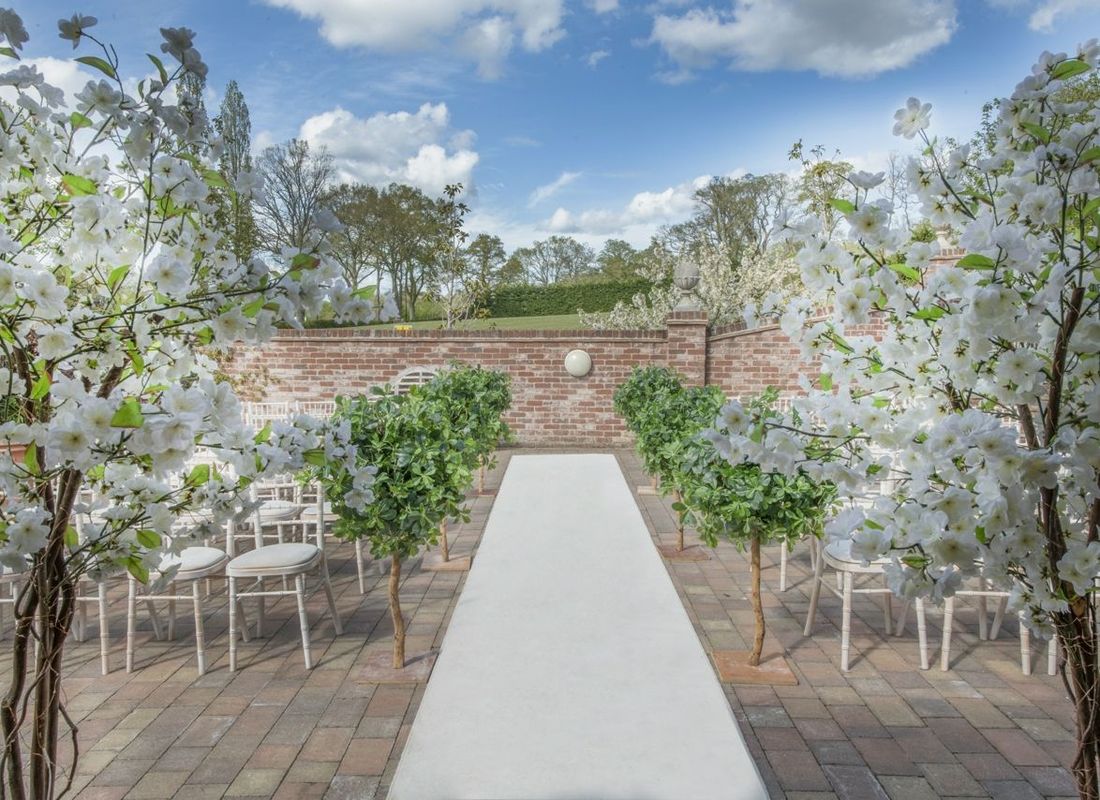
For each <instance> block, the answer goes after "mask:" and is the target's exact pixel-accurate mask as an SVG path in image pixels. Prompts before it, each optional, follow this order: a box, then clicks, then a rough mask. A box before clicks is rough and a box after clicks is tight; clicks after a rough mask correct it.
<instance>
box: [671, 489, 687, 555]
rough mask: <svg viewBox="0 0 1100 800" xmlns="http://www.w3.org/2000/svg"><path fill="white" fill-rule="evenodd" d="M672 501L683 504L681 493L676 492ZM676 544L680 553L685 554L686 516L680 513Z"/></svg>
mask: <svg viewBox="0 0 1100 800" xmlns="http://www.w3.org/2000/svg"><path fill="white" fill-rule="evenodd" d="M672 499H673V500H675V501H676V502H677V503H679V502H682V498H681V497H680V493H679V492H674V493H673V495H672ZM676 544H677V547H678V549H679V551H680V552H681V553H682V552H684V515H683V514H682V513H680V512H679V511H677V512H676Z"/></svg>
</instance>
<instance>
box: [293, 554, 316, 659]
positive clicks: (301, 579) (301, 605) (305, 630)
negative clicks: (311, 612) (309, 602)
mask: <svg viewBox="0 0 1100 800" xmlns="http://www.w3.org/2000/svg"><path fill="white" fill-rule="evenodd" d="M294 594H295V596H297V598H298V622H299V624H300V625H301V626H302V655H303V656H305V660H306V669H313V656H312V654H311V653H310V652H309V616H308V615H307V614H306V576H305V575H295V576H294Z"/></svg>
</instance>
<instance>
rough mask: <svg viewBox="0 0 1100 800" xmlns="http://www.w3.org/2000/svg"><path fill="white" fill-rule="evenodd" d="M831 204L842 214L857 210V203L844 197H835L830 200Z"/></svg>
mask: <svg viewBox="0 0 1100 800" xmlns="http://www.w3.org/2000/svg"><path fill="white" fill-rule="evenodd" d="M829 205H831V206H832V207H833V208H835V209H836V210H837V211H839V212H840V213H841V214H851V213H852V212H853V211H855V210H856V207H855V205H854V204H853V203H852V202H851V201H849V200H845V199H844V198H842V197H834V198H832V199H831V200H829Z"/></svg>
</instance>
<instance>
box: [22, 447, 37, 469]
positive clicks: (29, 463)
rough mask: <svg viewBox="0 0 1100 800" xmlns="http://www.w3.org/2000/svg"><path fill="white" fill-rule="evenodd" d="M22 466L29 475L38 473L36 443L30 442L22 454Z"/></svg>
mask: <svg viewBox="0 0 1100 800" xmlns="http://www.w3.org/2000/svg"><path fill="white" fill-rule="evenodd" d="M23 466H24V468H26V470H27V472H29V473H30V474H31V475H37V474H38V445H37V444H35V443H34V442H31V443H30V444H28V445H27V452H25V453H24V454H23Z"/></svg>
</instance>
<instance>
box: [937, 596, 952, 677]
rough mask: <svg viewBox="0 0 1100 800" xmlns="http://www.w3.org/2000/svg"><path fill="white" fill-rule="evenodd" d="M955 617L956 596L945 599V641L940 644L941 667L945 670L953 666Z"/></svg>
mask: <svg viewBox="0 0 1100 800" xmlns="http://www.w3.org/2000/svg"><path fill="white" fill-rule="evenodd" d="M954 617H955V598H954V597H948V598H946V599H945V600H944V601H943V643H942V644H941V645H940V669H942V670H944V671H945V672H946V671H947V669H948V668H949V667H950V666H951V621H952V620H953V619H954Z"/></svg>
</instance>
